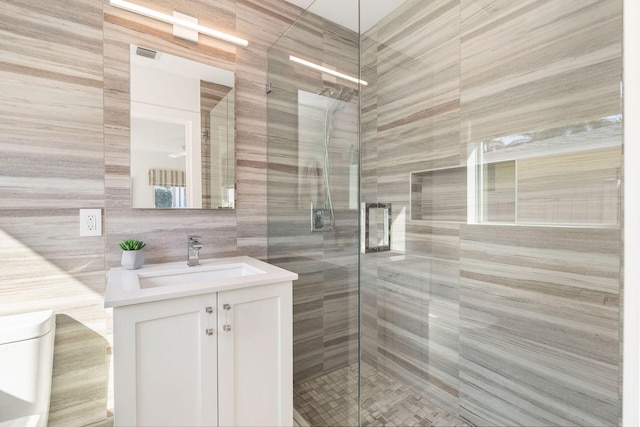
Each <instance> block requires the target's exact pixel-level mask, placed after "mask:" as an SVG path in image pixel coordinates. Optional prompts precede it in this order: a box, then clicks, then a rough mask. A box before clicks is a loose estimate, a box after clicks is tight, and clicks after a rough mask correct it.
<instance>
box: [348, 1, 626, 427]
mask: <svg viewBox="0 0 640 427" xmlns="http://www.w3.org/2000/svg"><path fill="white" fill-rule="evenodd" d="M621 5H622V4H621V2H620V1H618V0H604V1H598V0H590V1H586V2H580V1H577V0H575V1H573V0H569V1H563V2H540V1H533V0H531V1H529V0H526V1H522V2H495V1H494V2H487V1H479V0H441V1H435V2H429V4H428V5H426V4H425V2H421V1H418V0H414V1H411V0H410V1H407V2H406V3H404V4H403V5H402V6H401V7H400V8H398V9H396V10H395V11H394V12H393V13H392V14H390V15H389V16H387V17H386V18H385V19H384V20H382V21H381V22H380V23H379V24H378V25H376V26H375V27H373V28H372V29H371V30H370V31H368V32H367V33H366V34H365V35H364V36H363V41H362V57H361V60H362V75H363V79H365V80H368V81H370V82H375V83H374V84H372V85H369V86H367V87H366V88H364V89H363V93H362V134H361V137H362V181H361V184H362V198H363V201H367V202H381V203H389V202H390V203H392V204H393V229H392V247H391V252H389V253H382V254H367V255H364V256H363V258H362V291H361V292H362V300H361V304H362V324H361V337H362V352H363V354H362V358H363V361H365V362H366V363H367V364H371V365H373V366H375V367H376V368H377V369H378V370H382V371H384V372H385V373H386V374H388V375H390V376H392V377H394V378H397V379H402V380H403V381H404V382H405V383H407V382H408V383H409V384H411V385H413V386H414V387H415V388H416V389H418V390H421V392H422V395H423V396H425V397H426V398H428V399H429V400H430V401H432V402H436V403H437V404H438V405H439V406H440V407H442V408H444V409H446V410H447V411H449V412H450V413H452V414H454V415H459V416H461V417H463V418H464V419H466V420H468V421H469V422H471V423H473V424H476V425H505V426H506V425H568V424H572V425H615V424H618V421H619V420H618V416H619V413H620V412H619V411H620V408H619V403H618V402H619V395H618V386H619V348H618V346H619V330H620V322H619V316H620V306H619V293H620V290H619V288H620V276H619V264H620V260H619V251H620V229H619V226H618V225H619V224H620V218H619V217H620V211H619V207H620V206H621V199H620V193H619V190H618V189H617V188H616V185H617V183H616V178H617V177H618V175H617V174H616V173H617V168H618V167H619V163H620V160H621V155H622V151H621V143H622V141H621V138H620V135H618V136H617V137H615V141H614V143H613V144H611V143H610V142H607V143H606V144H605V146H606V148H602V147H600V148H597V149H595V148H593V147H591V148H589V150H590V151H587V148H585V149H584V151H573V152H569V151H567V150H565V151H564V152H562V149H561V148H562V147H550V146H549V144H551V142H549V141H547V142H546V144H547V146H546V147H545V149H546V150H547V151H546V153H547V154H549V152H550V151H549V150H551V152H552V154H551V155H546V156H543V155H539V156H537V157H536V156H531V155H529V156H528V157H527V158H523V159H519V160H518V165H517V166H516V168H518V169H517V170H516V171H515V172H510V173H511V175H513V179H514V182H512V183H510V184H509V185H508V186H507V188H508V189H510V193H509V194H508V197H507V199H508V201H511V203H512V205H513V206H510V207H506V208H505V207H504V206H503V207H500V206H493V205H492V206H489V208H490V209H492V210H491V212H492V215H493V216H492V218H494V219H497V220H507V221H509V222H512V223H514V222H515V221H522V222H527V223H544V224H547V225H554V226H556V227H542V226H533V225H532V226H513V225H512V226H490V225H483V224H477V225H466V222H467V212H465V213H463V214H462V215H459V214H458V215H456V214H455V208H456V207H459V203H458V202H459V200H460V197H453V199H452V201H451V206H449V208H450V209H451V212H453V214H452V215H449V216H450V217H445V216H446V215H441V216H435V215H433V213H434V212H436V213H447V206H444V207H441V206H442V205H441V204H440V202H442V201H446V197H441V193H440V191H442V189H443V186H442V185H438V183H436V181H432V184H431V185H432V186H434V188H432V189H429V188H427V189H425V188H420V190H421V191H420V196H421V197H422V200H415V199H411V198H410V196H411V193H412V192H414V196H418V194H417V191H418V187H417V186H413V187H412V186H411V184H410V178H409V177H410V173H411V172H416V173H418V174H419V176H420V178H421V179H420V183H421V185H422V186H423V187H424V186H429V185H430V184H429V181H430V179H431V178H434V176H433V175H432V174H431V175H430V173H429V172H424V171H428V170H434V171H439V170H447V168H455V167H459V166H460V167H465V166H466V165H467V157H468V154H469V148H474V147H477V146H478V145H477V144H478V143H480V142H481V141H491V140H495V139H499V138H503V137H508V136H512V135H527V134H532V135H533V134H538V133H540V132H542V133H544V131H545V130H547V129H554V130H557V129H565V130H566V132H564V134H565V135H569V134H571V133H572V132H573V129H575V128H576V124H580V123H586V122H590V121H595V122H598V121H601V120H602V118H605V117H608V118H612V117H617V116H618V115H619V114H620V113H621V110H620V86H619V84H620V77H621V35H622V30H621V16H622V13H621ZM586 141H587V142H589V138H587V139H586ZM552 142H553V143H557V144H562V143H564V142H569V141H568V139H567V141H564V140H562V138H559V139H557V140H556V139H554V140H553V141H552ZM542 145H545V144H542ZM553 150H556V151H555V152H553ZM513 158H515V157H512V158H511V159H513ZM503 160H509V158H508V157H505V158H504V159H503ZM434 173H435V172H434ZM511 175H510V176H511ZM516 176H517V179H518V181H517V183H516V182H515V179H516ZM609 183H611V185H609ZM446 185H447V186H450V187H452V190H450V191H448V192H447V193H448V194H453V195H456V194H460V195H464V194H467V193H468V192H469V191H470V190H469V189H468V188H467V187H466V183H465V182H464V180H461V181H460V182H458V184H456V183H455V181H454V180H447V182H446ZM429 190H430V191H431V194H429ZM560 194H564V196H561V195H560ZM433 195H435V196H437V200H435V201H434V200H433V197H431V196H433ZM494 196H496V197H493V199H492V200H491V203H492V204H494V205H495V204H496V203H503V202H504V201H503V200H502V199H499V198H497V196H498V195H497V194H494ZM425 198H426V199H431V200H427V201H426V202H425V200H424V199H425ZM554 198H555V199H554ZM551 199H553V200H555V202H553V204H554V205H553V206H552V207H549V200H551ZM464 201H465V202H466V200H464ZM412 203H413V205H412ZM516 204H517V207H516ZM434 206H435V207H436V208H437V209H434ZM559 206H560V209H558V207H559ZM419 207H422V212H426V214H427V215H414V212H412V211H410V209H411V208H419ZM467 208H469V206H467ZM471 222H474V219H472V220H471ZM580 223H582V224H583V227H582V228H574V227H567V225H568V224H574V225H575V224H580ZM584 224H589V227H584ZM594 242H598V243H594ZM586 395H589V396H590V397H586ZM582 396H585V398H582Z"/></svg>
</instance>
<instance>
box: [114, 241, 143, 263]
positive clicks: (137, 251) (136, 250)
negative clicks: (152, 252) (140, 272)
mask: <svg viewBox="0 0 640 427" xmlns="http://www.w3.org/2000/svg"><path fill="white" fill-rule="evenodd" d="M145 246H147V244H146V243H144V242H143V241H141V240H136V239H127V240H124V241H122V242H121V243H120V248H122V260H121V261H120V264H122V267H124V268H126V269H127V270H137V269H138V268H140V267H142V264H144V253H143V252H142V250H141V249H142V248H144V247H145Z"/></svg>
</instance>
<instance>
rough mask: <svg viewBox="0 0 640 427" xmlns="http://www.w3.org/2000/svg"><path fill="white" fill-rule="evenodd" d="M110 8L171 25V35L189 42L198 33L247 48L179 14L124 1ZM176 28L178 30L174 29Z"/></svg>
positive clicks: (114, 1) (116, 0)
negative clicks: (168, 13)
mask: <svg viewBox="0 0 640 427" xmlns="http://www.w3.org/2000/svg"><path fill="white" fill-rule="evenodd" d="M109 1H110V3H111V5H112V6H115V7H119V8H120V9H124V10H128V11H129V12H135V13H138V14H140V15H143V16H147V17H149V18H153V19H157V20H158V21H162V22H166V23H167V24H172V25H173V34H174V35H175V36H176V37H182V38H184V39H187V40H191V41H196V42H197V41H198V33H200V34H206V35H207V36H211V37H215V38H217V39H220V40H225V41H228V42H231V43H235V44H237V45H240V46H244V47H246V46H248V45H249V42H248V41H246V40H244V39H241V38H239V37H235V36H232V35H230V34H227V33H223V32H221V31H218V30H214V29H212V28H208V27H205V26H203V25H199V24H198V20H197V19H196V18H193V17H191V16H189V15H184V14H182V13H179V12H174V13H173V16H171V15H167V14H165V13H162V12H158V11H155V10H153V9H149V8H147V7H144V6H140V5H137V4H133V3H130V2H128V1H124V0H109ZM176 27H178V28H176Z"/></svg>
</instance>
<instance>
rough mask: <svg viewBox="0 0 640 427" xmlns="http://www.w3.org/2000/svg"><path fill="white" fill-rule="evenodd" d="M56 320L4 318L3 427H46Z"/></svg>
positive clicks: (0, 366) (0, 362) (0, 347)
mask: <svg viewBox="0 0 640 427" xmlns="http://www.w3.org/2000/svg"><path fill="white" fill-rule="evenodd" d="M55 330H56V317H55V315H54V313H53V311H51V310H46V311H38V312H34V313H25V314H17V315H12V316H2V317H0V427H46V425H47V419H48V416H49V398H50V395H51V373H52V367H53V341H54V336H55Z"/></svg>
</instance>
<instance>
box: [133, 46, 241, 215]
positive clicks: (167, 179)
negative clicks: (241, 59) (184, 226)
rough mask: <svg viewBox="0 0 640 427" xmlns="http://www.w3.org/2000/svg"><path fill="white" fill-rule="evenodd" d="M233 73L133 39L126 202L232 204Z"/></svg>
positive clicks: (159, 205) (166, 205)
mask: <svg viewBox="0 0 640 427" xmlns="http://www.w3.org/2000/svg"><path fill="white" fill-rule="evenodd" d="M234 83H235V77H234V73H233V72H231V71H227V70H222V69H220V68H216V67H212V66H209V65H204V64H200V63H197V62H194V61H190V60H187V59H184V58H179V57H176V56H173V55H169V54H167V53H163V52H157V51H153V50H150V49H146V48H142V47H139V46H134V45H132V46H131V175H130V176H131V198H132V200H131V206H132V207H133V208H161V209H171V208H204V209H232V208H233V207H234V199H235V197H234V189H235V143H234V138H235V123H234V120H235V117H234V116H235V114H234V111H235V108H234V107H235V101H234V98H235V96H234V94H235V90H234Z"/></svg>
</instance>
